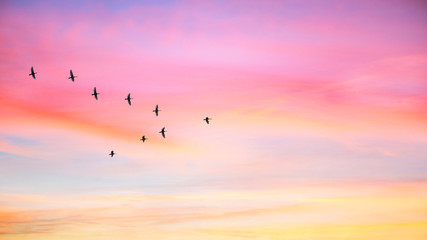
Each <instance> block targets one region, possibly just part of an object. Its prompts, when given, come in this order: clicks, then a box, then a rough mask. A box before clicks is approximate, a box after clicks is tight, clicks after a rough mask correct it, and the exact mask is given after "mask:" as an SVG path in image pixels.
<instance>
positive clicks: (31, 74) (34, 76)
mask: <svg viewBox="0 0 427 240" xmlns="http://www.w3.org/2000/svg"><path fill="white" fill-rule="evenodd" d="M36 74H37V73H36V72H34V68H33V67H32V66H31V73H30V74H28V76H33V78H34V79H36Z"/></svg>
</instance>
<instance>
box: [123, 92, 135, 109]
mask: <svg viewBox="0 0 427 240" xmlns="http://www.w3.org/2000/svg"><path fill="white" fill-rule="evenodd" d="M131 99H133V98H131V97H130V93H129V94H128V97H127V98H125V100H127V101H128V103H129V106H130V105H132V103H131V102H130V100H131Z"/></svg>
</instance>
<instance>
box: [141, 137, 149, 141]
mask: <svg viewBox="0 0 427 240" xmlns="http://www.w3.org/2000/svg"><path fill="white" fill-rule="evenodd" d="M147 139H148V138H146V137H145V136H142V138H141V139H140V140H141V141H142V142H145V140H147Z"/></svg>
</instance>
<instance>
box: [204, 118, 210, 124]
mask: <svg viewBox="0 0 427 240" xmlns="http://www.w3.org/2000/svg"><path fill="white" fill-rule="evenodd" d="M203 120H204V121H206V123H207V124H209V120H212V118H208V117H206V118H204V119H203Z"/></svg>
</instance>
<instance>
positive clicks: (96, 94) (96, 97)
mask: <svg viewBox="0 0 427 240" xmlns="http://www.w3.org/2000/svg"><path fill="white" fill-rule="evenodd" d="M98 94H100V93H98V92H96V87H94V88H93V93H92V96H95V99H96V100H98Z"/></svg>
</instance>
